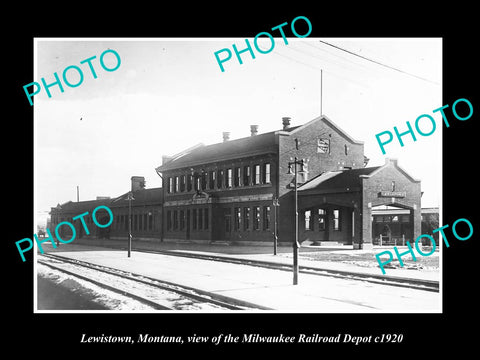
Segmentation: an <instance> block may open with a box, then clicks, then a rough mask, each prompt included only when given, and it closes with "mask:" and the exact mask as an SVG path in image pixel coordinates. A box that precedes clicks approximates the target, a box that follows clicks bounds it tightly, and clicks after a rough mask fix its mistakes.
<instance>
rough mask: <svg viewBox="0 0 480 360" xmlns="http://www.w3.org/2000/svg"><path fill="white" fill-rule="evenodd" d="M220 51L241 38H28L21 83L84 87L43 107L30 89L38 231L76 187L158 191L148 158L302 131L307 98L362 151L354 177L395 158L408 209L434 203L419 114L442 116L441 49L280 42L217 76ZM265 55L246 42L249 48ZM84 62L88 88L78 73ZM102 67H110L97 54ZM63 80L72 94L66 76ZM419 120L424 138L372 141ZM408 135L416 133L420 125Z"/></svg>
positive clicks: (396, 42)
mask: <svg viewBox="0 0 480 360" xmlns="http://www.w3.org/2000/svg"><path fill="white" fill-rule="evenodd" d="M250 42H251V43H252V42H253V39H250ZM325 42H327V43H329V44H332V45H334V46H336V47H339V48H341V49H344V50H347V51H349V52H353V53H355V54H357V55H360V56H363V57H365V58H368V59H371V60H374V61H376V62H379V63H381V64H384V65H388V66H389V67H393V68H396V69H399V70H401V71H396V70H393V69H391V68H389V67H386V66H382V65H379V64H378V63H374V62H372V61H368V60H366V59H364V58H360V57H359V56H355V55H353V54H351V53H349V52H347V51H343V50H340V49H338V48H335V47H333V46H329V45H327V44H325ZM232 44H236V45H237V47H238V48H239V49H243V48H244V47H245V38H205V39H191V38H186V39H182V38H158V39H152V38H148V39H135V38H128V39H116V38H113V39H101V38H98V39H97V38H88V39H81V38H75V39H68V38H61V39H50V38H36V39H35V45H34V46H35V59H34V65H35V70H34V79H32V81H36V82H39V83H40V82H41V78H44V79H45V81H46V83H47V84H49V83H52V82H53V81H54V75H53V74H54V72H56V73H57V74H58V75H59V77H60V78H61V77H62V73H63V70H64V69H65V68H66V67H67V66H70V65H76V66H78V67H80V68H81V69H82V71H83V75H84V79H83V82H82V83H81V84H80V85H79V86H77V87H75V88H72V87H68V86H66V85H65V84H63V86H64V92H63V93H62V92H60V90H59V88H58V86H52V87H51V88H50V92H51V98H48V96H47V95H46V92H45V90H44V89H43V88H42V90H41V92H40V93H39V94H38V95H35V97H34V122H35V125H34V126H35V127H34V129H35V139H34V141H35V144H34V145H35V154H34V165H35V173H34V177H35V180H34V184H35V207H36V215H37V219H38V222H39V223H40V224H41V223H42V222H44V221H45V219H46V216H47V215H48V211H49V210H50V208H51V207H54V206H56V205H57V204H62V203H65V202H67V201H76V197H77V192H76V191H77V186H78V187H79V190H80V191H79V193H80V200H81V201H83V200H92V199H95V198H96V197H97V196H110V197H116V196H119V195H121V194H123V193H125V192H127V191H129V189H130V178H131V176H144V177H145V179H146V185H147V188H152V187H159V186H161V179H160V178H159V176H158V175H157V174H156V172H155V168H156V167H157V166H159V165H161V161H162V160H161V159H162V155H173V154H175V153H178V152H180V151H182V150H184V149H186V148H189V147H191V146H193V145H196V144H198V143H203V144H206V145H207V144H213V143H217V142H221V141H222V132H224V131H229V132H230V139H237V138H241V137H246V136H249V135H250V125H252V124H255V125H258V126H259V133H263V132H268V131H273V130H279V129H281V128H282V117H284V116H289V117H291V119H292V120H291V126H296V125H301V124H304V123H306V122H308V121H310V120H312V119H314V118H316V117H318V116H319V115H320V99H322V110H323V111H322V113H323V114H324V115H326V116H328V117H329V119H331V120H332V121H333V122H334V123H336V124H337V125H338V126H339V127H340V128H341V129H343V130H345V131H346V132H347V133H348V134H349V135H351V136H352V137H353V138H354V139H356V140H360V141H363V142H364V143H365V155H366V156H367V157H368V158H370V162H369V164H368V166H377V165H383V164H384V163H385V157H390V158H396V159H398V164H399V166H400V167H402V168H403V169H404V170H405V171H407V173H409V174H410V175H411V176H413V177H414V178H416V179H420V180H421V181H422V191H423V192H424V194H423V197H422V207H433V206H440V205H441V186H442V183H441V174H442V141H441V139H442V135H441V134H442V127H443V126H442V125H441V124H442V120H441V115H440V114H439V113H435V114H434V113H433V112H432V111H433V110H434V109H437V108H439V107H441V106H442V105H444V104H443V103H442V77H441V75H442V39H441V38H405V39H404V38H348V39H347V38H309V37H306V38H288V45H287V44H285V43H284V41H283V39H282V38H281V37H280V38H275V46H274V48H273V50H272V51H271V52H270V53H267V54H260V53H259V52H257V51H256V50H255V49H254V53H255V59H252V57H251V56H250V55H249V53H248V52H246V53H243V54H242V60H243V64H239V62H238V61H237V59H236V58H235V55H233V56H232V58H231V59H230V60H229V61H227V62H225V63H224V64H223V65H224V68H225V71H224V72H222V71H221V70H220V67H219V66H218V64H217V61H216V59H215V56H214V53H215V52H216V51H218V50H221V49H224V48H229V49H230V50H231V51H232V52H233V50H232ZM269 45H270V43H269V40H268V39H267V40H266V42H264V41H260V42H259V46H260V47H261V48H262V49H268V47H269ZM107 49H112V50H115V51H116V52H117V53H118V54H119V56H120V58H121V64H120V66H119V67H118V69H117V70H115V71H111V72H108V71H105V70H104V69H103V68H102V67H101V65H100V63H99V58H100V55H101V54H102V53H103V52H104V51H105V50H107ZM92 56H96V58H95V59H93V60H92V65H93V66H94V69H95V72H96V74H97V78H96V79H94V78H93V76H92V74H91V72H90V70H89V67H88V64H80V62H81V61H83V60H85V59H88V58H91V57H92ZM222 56H223V54H222ZM104 61H105V65H106V66H107V67H109V68H113V67H114V66H115V65H116V59H115V57H114V56H113V54H111V53H107V54H106V55H105V57H104ZM321 70H323V71H321ZM67 74H68V75H67V77H68V80H69V81H70V82H71V83H76V82H78V80H79V78H78V75H77V74H76V73H75V71H74V70H73V71H72V70H70V71H69V72H68V73H67ZM321 74H322V75H321ZM76 76H77V77H76ZM321 78H322V79H323V81H321ZM62 83H63V80H62ZM321 84H322V86H321ZM321 89H322V90H323V94H321ZM26 102H27V104H28V100H27V99H26ZM422 114H428V115H431V116H432V117H433V118H434V119H435V120H436V124H437V128H436V131H435V132H434V133H433V134H432V135H431V136H428V137H423V136H420V135H418V134H416V136H417V141H415V142H414V141H413V140H412V138H411V137H410V136H409V135H407V136H404V137H403V141H404V143H405V146H404V147H401V146H400V144H399V143H398V141H397V140H396V139H394V141H393V142H392V143H390V144H388V145H386V147H385V149H386V151H387V153H386V155H383V154H382V152H381V150H380V147H379V145H378V143H377V141H376V138H375V135H376V134H378V133H380V132H382V131H386V130H388V131H391V132H392V133H393V127H394V126H397V127H398V129H399V131H406V130H407V125H406V122H407V121H409V122H410V123H411V125H412V127H414V124H415V120H416V119H417V117H418V116H420V115H422ZM424 120H425V119H424ZM420 128H421V129H422V130H423V131H424V132H428V131H429V130H430V129H431V125H430V124H428V122H422V123H420Z"/></svg>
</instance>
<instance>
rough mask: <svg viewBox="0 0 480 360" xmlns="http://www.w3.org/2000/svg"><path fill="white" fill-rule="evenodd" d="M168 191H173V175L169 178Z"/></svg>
mask: <svg viewBox="0 0 480 360" xmlns="http://www.w3.org/2000/svg"><path fill="white" fill-rule="evenodd" d="M168 193H169V194H171V193H173V178H172V177H169V178H168Z"/></svg>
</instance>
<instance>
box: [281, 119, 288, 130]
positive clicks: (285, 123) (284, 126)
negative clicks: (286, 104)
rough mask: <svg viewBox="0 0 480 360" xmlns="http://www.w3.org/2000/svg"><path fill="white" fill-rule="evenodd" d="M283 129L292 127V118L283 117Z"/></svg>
mask: <svg viewBox="0 0 480 360" xmlns="http://www.w3.org/2000/svg"><path fill="white" fill-rule="evenodd" d="M282 123H283V130H287V129H288V128H289V127H290V118H289V117H282Z"/></svg>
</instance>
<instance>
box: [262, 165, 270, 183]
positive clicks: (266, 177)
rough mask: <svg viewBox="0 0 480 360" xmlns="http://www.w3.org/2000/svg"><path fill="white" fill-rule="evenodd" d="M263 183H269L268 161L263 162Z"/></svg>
mask: <svg viewBox="0 0 480 360" xmlns="http://www.w3.org/2000/svg"><path fill="white" fill-rule="evenodd" d="M263 183H264V184H270V163H265V164H263Z"/></svg>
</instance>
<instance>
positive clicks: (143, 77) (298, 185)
mask: <svg viewBox="0 0 480 360" xmlns="http://www.w3.org/2000/svg"><path fill="white" fill-rule="evenodd" d="M302 20H303V23H304V25H308V24H309V22H308V23H307V21H306V20H305V19H298V20H297V21H296V22H295V24H296V23H301V21H302ZM307 20H308V19H307ZM306 28H307V29H308V26H307V27H306ZM290 31H291V30H290ZM299 31H300V30H299ZM272 40H273V41H272ZM232 44H233V45H235V46H236V47H235V49H233V48H232ZM269 48H273V50H272V51H271V52H270V53H268V54H262V53H261V52H259V50H260V51H265V49H269ZM218 50H221V51H220V54H219V56H218V58H219V59H223V57H224V54H223V53H225V54H226V55H228V54H229V53H233V54H234V55H233V57H232V58H231V59H230V60H229V61H226V62H223V63H222V66H223V69H224V71H222V69H221V68H220V66H219V64H220V63H221V61H218V60H217V58H216V57H215V56H214V53H215V52H216V51H218ZM236 54H238V55H236ZM441 54H442V42H441V39H438V38H415V39H407V38H383V39H379V38H350V39H349V38H335V39H322V38H309V37H303V38H301V37H296V36H291V37H289V38H286V40H284V39H283V38H282V37H279V38H278V37H276V38H273V37H272V38H270V37H268V36H266V35H264V37H263V38H260V37H259V38H255V40H254V41H248V40H246V39H241V38H231V39H208V38H205V39H64V38H62V39H36V59H37V67H36V74H37V76H36V77H37V78H39V77H40V76H42V80H41V84H42V85H41V86H40V87H43V88H42V90H41V91H40V92H39V94H38V95H35V97H34V101H35V109H34V111H35V112H34V113H35V125H36V151H35V156H36V161H35V164H36V182H35V184H36V198H35V200H36V205H37V210H36V216H37V229H38V232H41V234H42V235H43V236H42V237H40V238H39V239H41V240H40V241H41V242H40V243H38V242H37V244H38V249H37V252H36V254H35V255H36V256H35V258H36V271H37V283H36V287H37V294H38V295H37V308H36V310H38V311H49V310H52V311H55V310H64V311H68V310H72V311H88V310H98V309H104V310H107V311H158V310H160V311H163V310H165V311H168V310H174V311H206V312H217V311H255V312H256V311H280V312H307V313H308V312H320V313H325V312H334V313H338V312H347V313H349V312H354V313H358V312H394V313H395V312H439V311H441V296H440V294H441V293H440V292H441V284H440V275H441V270H442V269H441V264H440V257H439V252H440V248H441V244H439V241H438V233H437V234H436V236H435V238H433V237H430V238H425V239H424V240H423V239H422V241H420V242H417V243H415V240H416V238H417V237H418V236H420V235H421V234H427V233H429V232H430V233H431V231H432V230H433V229H436V228H438V227H439V207H440V204H441V190H442V184H441V169H442V166H441V153H442V144H441V133H442V129H441V126H438V130H436V123H439V124H441V122H442V118H441V114H440V113H438V112H437V113H436V114H434V113H433V112H432V110H434V109H437V108H439V107H440V105H441V101H442V98H441V84H442V76H441V73H442V56H441ZM254 56H255V57H254ZM235 57H238V59H239V60H242V62H243V64H240V62H239V60H237V59H235ZM85 59H87V60H86V61H85ZM63 69H66V70H63ZM54 73H57V74H59V75H58V76H59V80H58V83H54V81H55V77H54V75H53V74H54ZM60 74H61V75H60ZM65 83H66V84H65ZM68 84H70V86H68ZM77 84H78V85H77ZM61 85H63V89H62V88H61ZM71 85H76V86H75V87H72V86H71ZM47 90H48V92H47ZM62 90H63V91H62ZM49 95H50V96H49ZM407 104H408V106H407ZM464 105H465V104H464ZM460 107H461V106H460V105H459V106H458V108H459V109H460ZM467 110H468V107H467ZM459 111H460V110H459ZM424 113H427V114H431V117H432V120H433V116H435V122H433V123H432V122H431V121H430V119H429V118H425V119H424V118H421V119H420V120H417V121H416V119H417V118H418V117H419V116H420V115H421V114H424ZM407 121H408V123H407ZM410 124H411V125H410ZM432 124H433V125H432ZM409 127H410V129H412V127H413V129H412V130H411V131H410V132H408V130H409ZM394 129H398V133H403V134H400V135H396V133H395V131H397V130H394ZM382 132H385V133H384V134H382V136H379V138H378V140H377V138H376V135H377V134H381V133H382ZM426 133H431V135H429V136H425V134H426ZM59 134H61V136H59ZM389 134H393V135H392V136H391V137H392V140H391V144H389V143H388V135H389ZM397 138H398V139H397ZM379 145H382V147H381V146H379ZM402 145H403V146H402ZM382 149H384V150H385V151H386V155H384V154H382ZM79 216H80V217H79ZM47 229H48V230H49V233H47ZM432 240H433V242H432ZM409 249H413V250H411V251H410V252H409ZM396 251H397V252H398V253H403V255H401V256H398V255H396ZM419 251H420V253H419ZM380 253H382V256H381V257H380V256H379V257H378V259H377V257H376V256H375V255H376V254H380ZM421 254H429V255H428V256H425V255H421ZM388 256H390V259H389V258H388ZM397 256H398V258H399V259H396V258H395V259H393V257H397ZM388 260H390V261H388ZM400 261H401V263H400ZM384 263H385V264H384ZM380 265H381V266H380ZM382 272H383V273H382ZM57 292H58V295H57ZM65 293H67V294H69V295H68V296H65V295H64V294H65ZM70 295H71V296H70ZM70 299H71V301H72V302H71V303H69V302H68V301H70Z"/></svg>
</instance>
